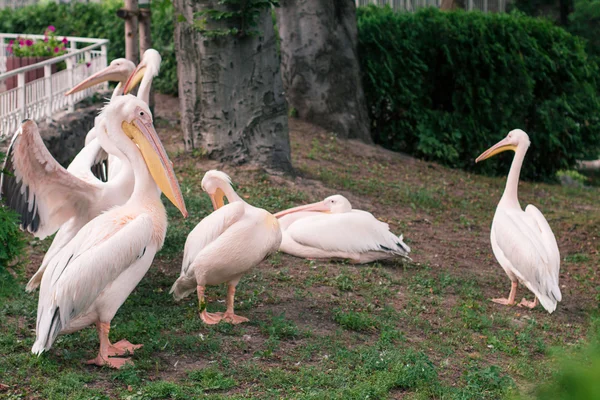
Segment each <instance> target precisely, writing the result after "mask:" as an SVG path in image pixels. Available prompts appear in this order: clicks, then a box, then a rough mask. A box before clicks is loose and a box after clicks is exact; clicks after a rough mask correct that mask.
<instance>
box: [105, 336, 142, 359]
mask: <svg viewBox="0 0 600 400" xmlns="http://www.w3.org/2000/svg"><path fill="white" fill-rule="evenodd" d="M142 346H144V345H143V344H132V343H130V342H129V340H127V339H122V340H119V341H118V342H117V343H113V344H112V345H110V346H109V347H108V355H109V356H124V355H126V354H133V353H134V352H135V350H137V349H141V348H142Z"/></svg>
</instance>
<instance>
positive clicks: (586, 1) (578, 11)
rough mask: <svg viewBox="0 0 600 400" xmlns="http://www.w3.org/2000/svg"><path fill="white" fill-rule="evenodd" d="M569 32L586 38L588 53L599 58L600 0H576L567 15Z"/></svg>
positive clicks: (597, 59)
mask: <svg viewBox="0 0 600 400" xmlns="http://www.w3.org/2000/svg"><path fill="white" fill-rule="evenodd" d="M568 29H569V32H571V33H572V34H574V35H578V36H581V37H582V38H584V39H585V40H586V50H587V52H588V54H589V55H590V56H592V57H594V58H595V59H596V62H598V61H599V60H600V0H577V1H576V2H575V11H573V13H572V14H571V15H569V27H568Z"/></svg>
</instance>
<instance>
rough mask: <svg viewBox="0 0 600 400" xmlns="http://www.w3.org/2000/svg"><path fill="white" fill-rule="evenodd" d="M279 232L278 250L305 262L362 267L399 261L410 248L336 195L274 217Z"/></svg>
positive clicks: (342, 197) (368, 215) (381, 224)
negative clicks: (329, 261)
mask: <svg viewBox="0 0 600 400" xmlns="http://www.w3.org/2000/svg"><path fill="white" fill-rule="evenodd" d="M275 217H277V218H278V219H279V225H280V226H281V230H282V232H283V238H282V240H281V246H280V247H279V250H281V251H283V252H284V253H288V254H291V255H293V256H296V257H301V258H308V259H329V258H342V259H349V260H350V261H351V262H353V263H357V264H363V263H368V262H372V261H376V260H383V259H389V258H393V257H398V256H399V257H403V258H407V259H410V258H409V257H408V254H409V253H410V247H408V246H407V245H406V244H405V243H404V242H403V236H402V235H400V237H398V236H396V235H394V234H393V233H392V232H390V228H389V226H388V224H386V223H385V222H381V221H379V220H378V219H377V218H375V217H374V216H373V215H372V214H371V213H368V212H366V211H362V210H353V209H352V205H351V204H350V202H349V201H348V199H346V198H345V197H344V196H341V195H339V194H337V195H333V196H329V197H327V198H326V199H325V200H323V201H320V202H318V203H313V204H308V205H305V206H300V207H294V208H290V209H289V210H285V211H280V212H278V213H277V214H275Z"/></svg>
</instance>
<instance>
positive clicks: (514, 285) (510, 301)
mask: <svg viewBox="0 0 600 400" xmlns="http://www.w3.org/2000/svg"><path fill="white" fill-rule="evenodd" d="M516 295H517V282H516V281H514V282H512V285H511V287H510V293H509V295H508V299H492V301H493V302H494V303H498V304H503V305H505V306H514V305H515V296H516Z"/></svg>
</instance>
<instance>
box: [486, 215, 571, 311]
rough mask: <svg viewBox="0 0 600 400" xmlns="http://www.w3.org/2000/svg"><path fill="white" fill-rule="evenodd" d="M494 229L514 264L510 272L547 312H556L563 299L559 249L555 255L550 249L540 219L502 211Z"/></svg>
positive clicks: (496, 219)
mask: <svg viewBox="0 0 600 400" xmlns="http://www.w3.org/2000/svg"><path fill="white" fill-rule="evenodd" d="M536 210H537V209H536ZM538 213H539V211H538ZM540 216H541V213H540ZM542 218H543V216H542ZM544 221H545V219H544ZM546 225H547V222H546ZM549 228H550V227H549V226H548V230H549ZM492 229H493V230H494V236H495V240H496V243H497V245H498V248H499V249H500V251H502V253H503V255H504V258H505V259H506V260H508V262H510V265H509V266H508V268H509V269H510V270H511V271H512V272H513V273H514V274H515V275H516V276H517V277H518V278H519V280H520V281H521V282H522V283H523V284H525V285H526V286H527V287H528V288H529V290H531V291H532V292H533V293H534V294H535V295H536V296H537V298H538V299H539V300H540V302H541V303H542V306H543V307H544V308H545V309H546V310H548V311H549V312H552V311H554V310H555V309H556V302H557V301H560V299H561V293H560V288H559V287H558V266H557V264H558V263H559V262H560V260H556V255H557V254H558V247H556V251H555V252H554V250H552V249H549V248H548V247H546V244H545V243H544V237H543V234H542V230H541V228H540V226H539V224H538V221H537V219H536V218H535V217H533V216H532V215H531V214H530V213H529V212H523V211H521V210H512V209H498V210H497V211H496V215H495V216H494V223H493V226H492ZM550 232H551V231H550ZM546 236H547V235H546ZM552 238H554V235H553V234H552ZM554 246H556V241H555V240H554ZM505 267H506V266H505Z"/></svg>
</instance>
